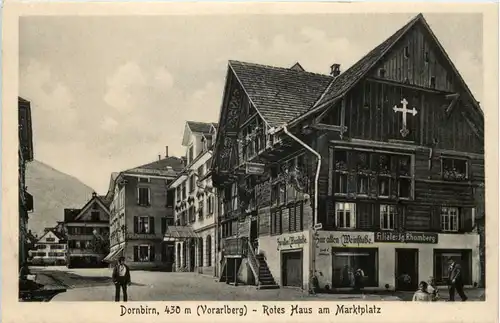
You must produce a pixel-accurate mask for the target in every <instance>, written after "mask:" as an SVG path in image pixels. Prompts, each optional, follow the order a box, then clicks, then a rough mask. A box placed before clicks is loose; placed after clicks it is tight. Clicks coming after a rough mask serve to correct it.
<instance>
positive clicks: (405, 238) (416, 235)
mask: <svg viewBox="0 0 500 323" xmlns="http://www.w3.org/2000/svg"><path fill="white" fill-rule="evenodd" d="M375 242H399V243H433V244H435V243H438V234H437V233H432V232H377V233H375Z"/></svg>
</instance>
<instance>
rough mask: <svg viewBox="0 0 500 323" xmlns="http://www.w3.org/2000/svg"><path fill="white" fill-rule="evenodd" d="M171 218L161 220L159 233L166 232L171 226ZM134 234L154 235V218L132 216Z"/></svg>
mask: <svg viewBox="0 0 500 323" xmlns="http://www.w3.org/2000/svg"><path fill="white" fill-rule="evenodd" d="M173 222H174V221H173V219H172V218H165V217H163V218H161V233H162V234H165V232H167V227H168V226H169V225H173V224H174V223H173ZM134 233H136V234H154V233H155V218H154V217H152V216H134Z"/></svg>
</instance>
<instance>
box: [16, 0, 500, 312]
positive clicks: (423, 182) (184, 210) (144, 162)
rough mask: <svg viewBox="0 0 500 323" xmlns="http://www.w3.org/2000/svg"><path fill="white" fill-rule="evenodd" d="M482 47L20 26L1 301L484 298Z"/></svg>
mask: <svg viewBox="0 0 500 323" xmlns="http://www.w3.org/2000/svg"><path fill="white" fill-rule="evenodd" d="M483 32H485V30H484V24H483V14H482V13H475V12H425V11H413V9H412V8H411V7H408V11H407V12H395V13H391V12H359V13H358V12H353V13H342V12H340V13H335V12H327V13H314V14H305V13H304V14H298V13H297V14H276V13H274V14H266V13H265V11H263V13H262V14H254V13H248V14H244V13H240V14H238V15H218V14H203V15H194V14H183V15H139V14H137V15H133V14H130V15H72V16H70V15H39V16H37V15H29V16H23V17H20V18H19V40H18V57H19V59H18V65H19V66H18V68H19V77H18V82H19V86H18V93H17V96H18V121H19V124H18V128H19V145H18V159H19V163H18V168H19V176H18V177H19V249H18V268H19V269H18V272H19V277H18V279H19V289H18V301H19V302H50V303H54V302H56V303H57V302H59V303H60V302H109V304H110V305H113V304H114V303H113V302H119V303H120V304H121V305H123V306H122V308H126V306H132V304H130V305H127V303H125V302H150V301H162V302H166V301H197V302H201V301H219V302H231V301H247V302H249V301H259V302H267V301H286V302H291V301H297V302H302V301H308V302H309V301H313V302H318V301H321V302H340V301H349V302H354V304H356V302H367V301H368V302H370V301H373V302H379V301H381V302H383V303H384V302H410V303H415V302H419V303H422V302H484V301H485V300H487V297H486V294H487V293H486V290H487V288H488V287H489V285H488V284H486V281H488V283H492V284H493V285H497V281H496V280H494V279H496V278H495V277H493V276H491V278H488V279H486V277H487V276H488V274H487V272H486V263H487V262H488V261H489V260H488V261H487V260H486V259H487V254H488V259H493V260H494V259H497V258H490V256H489V255H490V252H491V254H492V255H493V253H497V252H498V250H497V248H495V245H494V244H493V245H492V246H493V249H488V250H487V251H488V252H486V242H485V241H486V234H485V232H488V234H493V235H496V234H497V231H496V230H497V229H498V228H496V227H493V226H492V227H489V228H488V230H485V227H486V223H487V219H488V216H493V217H497V216H498V214H486V205H485V201H486V199H485V195H486V192H487V190H488V189H490V188H489V186H488V185H485V182H486V166H485V165H486V162H485V161H486V159H485V156H486V155H487V154H488V152H487V151H486V150H485V147H486V146H485V137H486V136H485V119H486V118H485V112H484V111H486V110H487V109H496V108H497V107H485V106H484V103H483V101H485V96H486V94H485V88H484V87H485V84H484V80H485V78H484V73H485V67H484V66H485V65H484V55H483V54H484V52H483V51H484V50H483V48H484V46H483V45H484V44H483ZM489 167H497V165H495V164H493V165H489ZM496 181H497V179H493V182H492V183H493V185H494V186H495V185H496V186H498V183H497V182H496ZM496 188H497V187H494V189H495V190H496ZM491 202H494V203H497V202H498V200H497V201H491ZM11 216H12V215H11ZM490 228H491V231H490V230H489V229H490ZM494 257H496V256H494ZM12 266H14V264H12ZM496 274H497V273H495V275H496ZM489 295H490V294H488V297H489ZM495 297H496V296H495ZM221 304H222V303H221ZM378 304H380V303H378ZM333 314H334V313H333ZM428 315H431V316H432V315H433V314H431V313H430V312H429V313H428ZM117 317H118V316H117Z"/></svg>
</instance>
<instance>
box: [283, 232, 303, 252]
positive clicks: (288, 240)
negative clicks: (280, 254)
mask: <svg viewBox="0 0 500 323" xmlns="http://www.w3.org/2000/svg"><path fill="white" fill-rule="evenodd" d="M276 242H277V243H278V247H277V250H280V249H292V248H297V247H300V246H302V245H304V244H306V243H307V238H306V236H305V235H304V234H301V235H298V236H285V237H279V238H278V239H276Z"/></svg>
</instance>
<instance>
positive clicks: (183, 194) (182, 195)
mask: <svg viewBox="0 0 500 323" xmlns="http://www.w3.org/2000/svg"><path fill="white" fill-rule="evenodd" d="M211 163H212V158H209V159H208V160H207V161H206V162H205V164H203V165H201V166H200V167H198V169H197V170H196V173H195V174H192V175H191V176H190V177H189V179H188V180H187V182H184V183H182V184H180V185H179V186H178V187H177V188H176V189H175V195H176V201H177V202H180V201H182V200H185V199H186V198H187V193H188V191H189V193H192V192H194V191H195V189H196V186H197V185H196V182H197V181H198V180H199V178H201V177H202V176H203V175H205V173H206V172H207V171H208V169H209V168H210V164H211Z"/></svg>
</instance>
